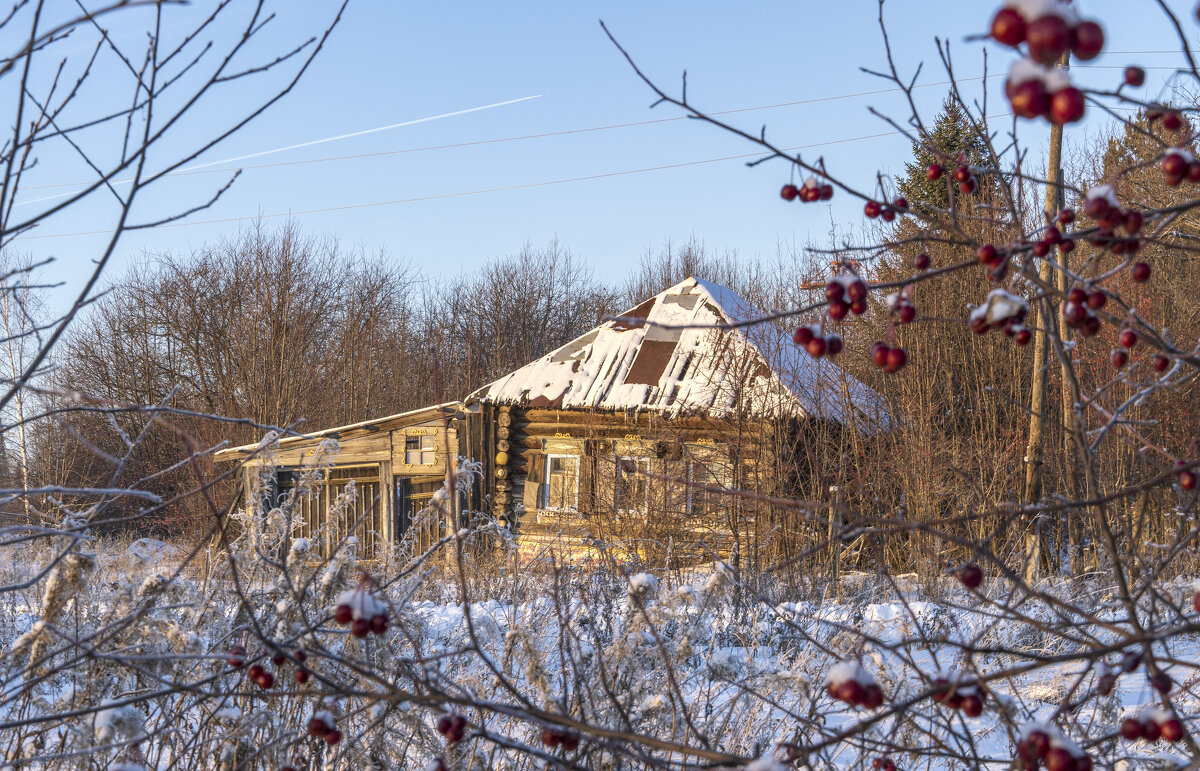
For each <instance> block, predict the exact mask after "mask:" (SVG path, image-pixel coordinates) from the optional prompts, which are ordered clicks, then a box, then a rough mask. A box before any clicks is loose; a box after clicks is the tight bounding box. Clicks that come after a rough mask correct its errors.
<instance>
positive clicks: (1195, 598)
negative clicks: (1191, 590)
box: [1192, 592, 1200, 613]
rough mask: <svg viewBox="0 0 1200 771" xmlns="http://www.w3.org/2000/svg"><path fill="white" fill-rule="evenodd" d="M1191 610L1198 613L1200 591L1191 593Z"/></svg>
mask: <svg viewBox="0 0 1200 771" xmlns="http://www.w3.org/2000/svg"><path fill="white" fill-rule="evenodd" d="M1192 610H1194V611H1196V612H1197V613H1200V592H1196V593H1195V594H1193V595H1192Z"/></svg>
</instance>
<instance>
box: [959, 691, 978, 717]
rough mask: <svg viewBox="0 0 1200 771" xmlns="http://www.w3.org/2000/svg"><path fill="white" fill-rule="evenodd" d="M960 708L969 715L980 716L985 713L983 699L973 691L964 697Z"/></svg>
mask: <svg viewBox="0 0 1200 771" xmlns="http://www.w3.org/2000/svg"><path fill="white" fill-rule="evenodd" d="M959 709H961V710H962V711H963V714H964V715H966V716H967V717H979V716H980V715H982V714H983V699H981V698H979V697H978V696H977V695H975V694H973V693H968V694H967V695H966V696H964V697H963V700H962V704H961V705H959Z"/></svg>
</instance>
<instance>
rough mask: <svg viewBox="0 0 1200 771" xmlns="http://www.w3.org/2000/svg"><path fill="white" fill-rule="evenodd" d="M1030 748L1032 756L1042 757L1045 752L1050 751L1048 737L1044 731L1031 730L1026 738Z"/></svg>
mask: <svg viewBox="0 0 1200 771" xmlns="http://www.w3.org/2000/svg"><path fill="white" fill-rule="evenodd" d="M1027 741H1028V742H1029V746H1030V748H1031V749H1032V750H1033V752H1034V757H1038V758H1044V757H1046V753H1048V752H1050V737H1049V736H1047V735H1046V732H1045V731H1033V732H1032V733H1030V734H1029V738H1028V739H1027Z"/></svg>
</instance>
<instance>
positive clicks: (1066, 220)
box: [1058, 209, 1075, 225]
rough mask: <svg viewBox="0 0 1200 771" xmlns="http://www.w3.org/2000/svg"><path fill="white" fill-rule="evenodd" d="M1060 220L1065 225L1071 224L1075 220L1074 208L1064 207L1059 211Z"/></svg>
mask: <svg viewBox="0 0 1200 771" xmlns="http://www.w3.org/2000/svg"><path fill="white" fill-rule="evenodd" d="M1058 221H1059V222H1061V223H1062V224H1064V225H1069V224H1071V223H1072V222H1074V221H1075V210H1074V209H1062V210H1060V211H1059V212H1058Z"/></svg>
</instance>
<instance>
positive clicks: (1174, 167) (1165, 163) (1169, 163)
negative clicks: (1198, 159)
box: [1161, 153, 1188, 187]
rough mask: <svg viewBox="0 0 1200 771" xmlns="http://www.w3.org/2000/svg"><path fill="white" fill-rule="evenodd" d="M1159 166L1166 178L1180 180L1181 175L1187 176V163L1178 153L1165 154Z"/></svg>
mask: <svg viewBox="0 0 1200 771" xmlns="http://www.w3.org/2000/svg"><path fill="white" fill-rule="evenodd" d="M1161 166H1162V170H1163V174H1165V175H1166V176H1167V177H1168V178H1179V179H1182V178H1183V175H1184V174H1187V171H1188V162H1187V160H1186V159H1185V158H1184V157H1183V156H1182V155H1180V154H1179V153H1167V154H1166V155H1164V156H1163V159H1162V162H1161ZM1175 184H1176V185H1177V184H1179V183H1178V182H1176V183H1175ZM1172 187H1173V186H1172Z"/></svg>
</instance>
